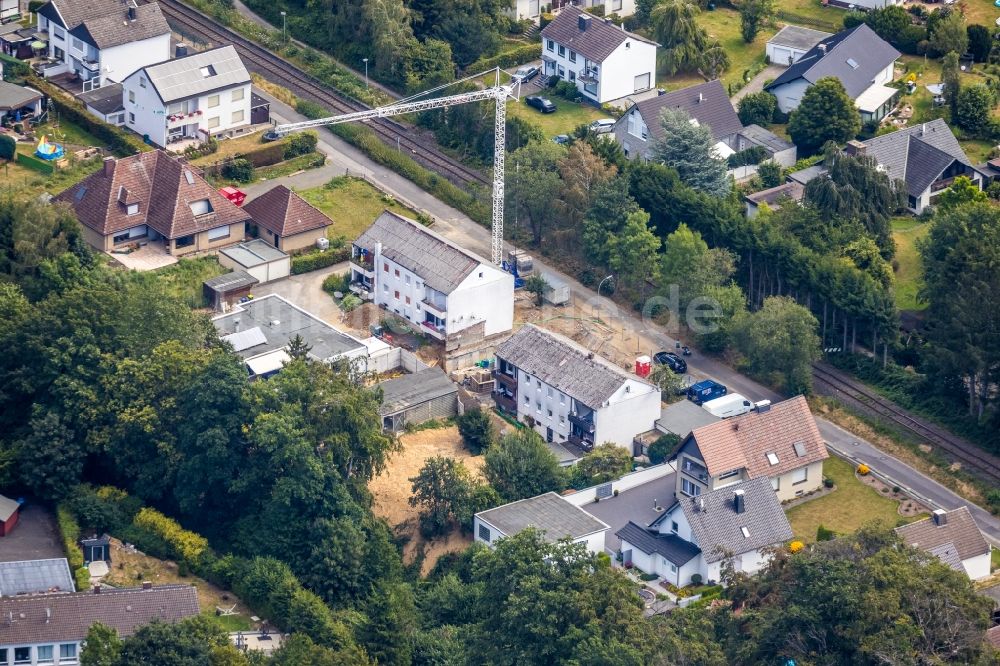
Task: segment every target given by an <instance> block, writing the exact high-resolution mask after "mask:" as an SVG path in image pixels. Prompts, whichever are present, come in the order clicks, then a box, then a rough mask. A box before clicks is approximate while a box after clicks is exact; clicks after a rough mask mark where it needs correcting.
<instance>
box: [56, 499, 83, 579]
mask: <svg viewBox="0 0 1000 666" xmlns="http://www.w3.org/2000/svg"><path fill="white" fill-rule="evenodd" d="M56 525H57V526H58V528H59V537H60V538H61V539H62V542H63V549H64V550H65V551H66V561H67V562H69V568H70V570H71V571H72V572H73V578H74V580H75V582H76V589H77V591H78V592H79V591H83V590H87V589H89V588H90V571H89V570H88V569H87V567H85V566H84V565H83V550H82V549H81V548H80V544H79V541H80V524H79V523H77V522H76V516H74V515H73V512H72V511H70V510H69V509H68V508H67V507H66V506H65V505H63V504H60V505H59V506H57V507H56Z"/></svg>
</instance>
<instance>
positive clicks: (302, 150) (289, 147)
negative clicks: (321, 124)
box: [284, 132, 319, 160]
mask: <svg viewBox="0 0 1000 666" xmlns="http://www.w3.org/2000/svg"><path fill="white" fill-rule="evenodd" d="M317 143H319V135H318V134H316V132H297V133H296V134H293V135H292V136H291V137H290V138H289V139H288V143H286V144H285V150H284V158H285V159H286V160H290V159H291V158H293V157H298V156H299V155H306V154H308V153H311V152H314V151H315V150H316V144H317Z"/></svg>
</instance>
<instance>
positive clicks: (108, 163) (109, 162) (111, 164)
mask: <svg viewBox="0 0 1000 666" xmlns="http://www.w3.org/2000/svg"><path fill="white" fill-rule="evenodd" d="M114 173H115V158H113V157H105V158H104V175H105V176H107V177H108V178H111V176H113V175H114Z"/></svg>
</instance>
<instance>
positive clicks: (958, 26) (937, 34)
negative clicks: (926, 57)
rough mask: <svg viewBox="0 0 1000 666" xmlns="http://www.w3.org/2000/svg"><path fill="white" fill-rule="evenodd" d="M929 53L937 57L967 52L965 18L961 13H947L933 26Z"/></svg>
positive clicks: (967, 42)
mask: <svg viewBox="0 0 1000 666" xmlns="http://www.w3.org/2000/svg"><path fill="white" fill-rule="evenodd" d="M929 32H930V48H931V51H932V52H934V53H936V54H937V55H939V56H942V55H944V54H946V53H958V54H963V53H965V52H966V51H968V50H969V34H968V32H966V29H965V17H964V16H962V12H961V11H958V10H957V9H956V10H953V11H949V12H948V13H947V14H946V15H945V16H944V17H943V18H942V19H941V20H939V21H937V22H936V23H935V24H934V29H933V30H932V31H930V30H929Z"/></svg>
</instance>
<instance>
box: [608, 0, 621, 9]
mask: <svg viewBox="0 0 1000 666" xmlns="http://www.w3.org/2000/svg"><path fill="white" fill-rule="evenodd" d="M621 10H622V0H611V11H613V12H620V11H621Z"/></svg>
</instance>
